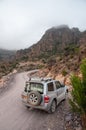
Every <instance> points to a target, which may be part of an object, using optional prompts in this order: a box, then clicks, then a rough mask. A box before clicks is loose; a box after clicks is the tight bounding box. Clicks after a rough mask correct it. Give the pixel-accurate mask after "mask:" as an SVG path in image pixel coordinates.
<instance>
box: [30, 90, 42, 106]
mask: <svg viewBox="0 0 86 130" xmlns="http://www.w3.org/2000/svg"><path fill="white" fill-rule="evenodd" d="M41 99H42V97H41V94H40V93H39V92H38V91H31V92H30V93H29V94H28V102H29V104H31V105H33V106H37V105H39V104H40V103H41Z"/></svg>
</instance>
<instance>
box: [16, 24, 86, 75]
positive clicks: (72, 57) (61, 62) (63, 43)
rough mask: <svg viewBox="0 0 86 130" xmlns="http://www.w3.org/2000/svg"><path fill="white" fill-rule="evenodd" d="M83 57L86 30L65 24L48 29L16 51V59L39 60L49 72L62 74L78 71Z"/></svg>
mask: <svg viewBox="0 0 86 130" xmlns="http://www.w3.org/2000/svg"><path fill="white" fill-rule="evenodd" d="M84 58H86V31H84V32H81V31H80V30H79V29H78V28H75V27H74V28H69V27H68V26H66V25H64V26H59V27H53V28H50V29H48V30H47V31H46V32H45V34H44V35H43V36H42V38H41V39H40V41H39V42H37V43H36V44H34V45H32V46H31V47H30V48H27V49H24V50H19V51H17V53H16V59H17V60H18V61H23V62H26V61H33V62H34V61H35V62H36V61H41V62H42V63H44V66H45V67H46V68H48V69H49V70H50V71H51V73H54V74H55V73H56V74H57V73H62V74H63V75H66V74H67V73H70V72H73V71H79V65H80V63H81V61H82V59H84ZM31 66H32V64H31ZM42 66H43V65H42ZM27 67H28V66H27Z"/></svg>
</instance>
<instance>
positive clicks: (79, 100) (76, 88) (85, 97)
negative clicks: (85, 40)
mask: <svg viewBox="0 0 86 130" xmlns="http://www.w3.org/2000/svg"><path fill="white" fill-rule="evenodd" d="M81 73H82V79H81V78H79V77H78V76H76V75H73V76H71V83H72V86H73V90H72V93H71V94H72V99H70V104H71V106H72V109H73V110H74V111H75V112H79V113H80V115H81V116H82V124H83V126H84V128H85V129H86V60H84V61H83V62H82V64H81Z"/></svg>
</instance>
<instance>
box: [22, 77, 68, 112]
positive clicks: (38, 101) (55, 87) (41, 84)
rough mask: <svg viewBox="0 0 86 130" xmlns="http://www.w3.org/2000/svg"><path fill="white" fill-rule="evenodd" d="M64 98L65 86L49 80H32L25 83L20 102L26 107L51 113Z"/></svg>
mask: <svg viewBox="0 0 86 130" xmlns="http://www.w3.org/2000/svg"><path fill="white" fill-rule="evenodd" d="M65 98H66V86H65V85H63V84H61V83H60V82H59V81H57V80H53V79H51V78H34V79H30V80H29V81H27V82H26V84H25V88H24V91H23V92H22V101H23V103H24V104H25V105H26V106H27V107H32V108H37V109H42V110H45V111H48V112H49V113H53V112H55V110H56V106H57V105H58V104H59V103H60V102H61V101H62V100H64V99H65Z"/></svg>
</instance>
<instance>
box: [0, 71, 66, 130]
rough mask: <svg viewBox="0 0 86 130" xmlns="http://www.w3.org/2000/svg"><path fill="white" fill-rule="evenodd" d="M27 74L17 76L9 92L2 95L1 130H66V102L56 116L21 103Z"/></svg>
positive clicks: (0, 98) (0, 106) (0, 96)
mask: <svg viewBox="0 0 86 130" xmlns="http://www.w3.org/2000/svg"><path fill="white" fill-rule="evenodd" d="M27 79H28V77H27V73H26V72H25V73H19V74H16V75H15V77H14V80H13V81H12V82H11V83H10V84H9V88H10V89H8V90H6V91H5V92H4V93H3V94H1V95H0V130H65V121H64V115H65V110H66V106H67V105H66V101H64V102H62V103H61V104H60V105H59V106H58V107H57V110H56V112H55V113H54V114H48V113H47V112H44V111H41V110H36V109H32V108H30V109H27V108H26V107H25V106H24V104H23V103H22V101H21V93H22V91H23V89H24V85H25V81H26V80H27Z"/></svg>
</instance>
